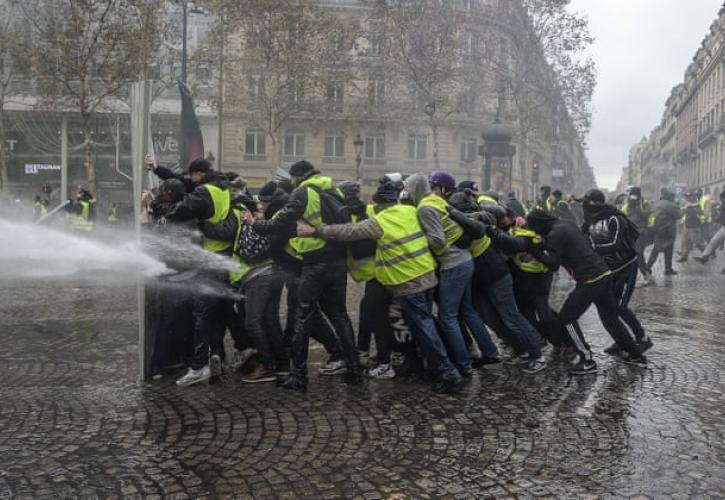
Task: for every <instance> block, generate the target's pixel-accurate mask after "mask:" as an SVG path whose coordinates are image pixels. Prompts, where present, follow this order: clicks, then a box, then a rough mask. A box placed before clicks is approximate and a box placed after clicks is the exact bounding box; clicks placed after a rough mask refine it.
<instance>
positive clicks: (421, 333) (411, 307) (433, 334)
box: [398, 289, 461, 381]
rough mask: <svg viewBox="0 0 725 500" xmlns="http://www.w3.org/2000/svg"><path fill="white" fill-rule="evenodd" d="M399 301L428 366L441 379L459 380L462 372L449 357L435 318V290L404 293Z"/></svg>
mask: <svg viewBox="0 0 725 500" xmlns="http://www.w3.org/2000/svg"><path fill="white" fill-rule="evenodd" d="M398 303H399V304H400V308H401V309H402V310H403V315H404V316H405V321H406V322H407V323H408V327H409V328H410V331H411V332H412V334H413V337H414V338H415V341H416V342H417V344H418V345H419V346H420V349H421V350H422V351H423V354H424V355H425V358H426V360H427V361H428V368H429V369H430V370H431V371H432V372H433V373H434V374H435V375H436V376H437V377H438V378H439V379H440V380H444V381H455V380H459V379H460V378H461V374H460V373H458V370H456V367H455V366H453V364H452V363H451V360H450V359H449V358H448V353H447V352H446V347H445V346H444V345H443V341H442V340H441V337H440V335H438V331H437V329H436V325H435V321H434V319H433V290H432V289H431V290H427V291H425V292H420V293H413V294H410V295H404V296H402V297H399V298H398Z"/></svg>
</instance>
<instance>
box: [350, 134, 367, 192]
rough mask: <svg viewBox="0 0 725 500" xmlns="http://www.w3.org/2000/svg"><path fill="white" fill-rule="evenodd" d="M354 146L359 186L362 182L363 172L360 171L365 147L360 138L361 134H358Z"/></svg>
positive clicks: (356, 175)
mask: <svg viewBox="0 0 725 500" xmlns="http://www.w3.org/2000/svg"><path fill="white" fill-rule="evenodd" d="M352 145H353V146H354V147H355V178H356V180H357V182H358V184H360V183H361V182H362V172H361V171H360V167H361V165H362V151H363V146H365V142H364V141H363V140H362V137H360V134H357V137H355V140H354V141H353V142H352Z"/></svg>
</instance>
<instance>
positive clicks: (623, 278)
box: [582, 189, 652, 355]
mask: <svg viewBox="0 0 725 500" xmlns="http://www.w3.org/2000/svg"><path fill="white" fill-rule="evenodd" d="M583 205H584V216H585V222H584V225H583V226H582V231H583V232H584V234H586V235H588V236H589V239H590V241H591V243H592V246H593V247H594V250H595V251H596V252H597V253H598V254H599V255H601V256H602V258H604V261H605V262H606V263H607V265H608V266H609V269H611V270H612V272H613V273H614V296H615V298H616V299H617V301H618V303H617V311H618V312H619V317H620V318H622V320H623V321H624V322H625V323H626V324H627V326H629V329H630V330H631V331H632V333H633V334H634V339H635V341H636V342H637V343H638V344H639V348H640V351H641V352H642V353H644V352H646V351H647V350H649V349H650V348H651V347H652V340H651V339H650V338H649V336H648V335H647V334H646V333H645V331H644V328H643V327H642V324H641V323H640V322H639V319H638V318H637V315H636V314H635V313H634V311H632V309H630V307H629V301H630V300H631V299H632V295H633V294H634V289H635V284H636V282H637V272H638V270H637V262H638V258H637V250H636V239H637V237H638V236H639V234H638V232H637V231H636V228H635V227H634V226H633V225H632V222H631V221H629V219H628V218H627V216H626V215H624V213H622V212H620V211H619V210H618V209H617V207H615V206H614V205H609V204H607V203H606V198H605V196H604V193H602V192H601V191H599V190H598V189H592V190H590V191H588V192H587V193H586V194H585V195H584V199H583ZM621 351H622V347H620V346H619V345H618V344H617V343H614V344H612V345H611V346H609V347H608V348H607V349H605V351H604V352H606V353H607V354H612V355H618V354H620V352H621Z"/></svg>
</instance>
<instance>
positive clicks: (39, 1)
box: [21, 0, 163, 193]
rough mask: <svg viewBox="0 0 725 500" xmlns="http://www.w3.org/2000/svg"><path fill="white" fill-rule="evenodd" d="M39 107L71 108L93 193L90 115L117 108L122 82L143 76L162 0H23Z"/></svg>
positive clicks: (156, 32) (157, 33)
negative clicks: (78, 123)
mask: <svg viewBox="0 0 725 500" xmlns="http://www.w3.org/2000/svg"><path fill="white" fill-rule="evenodd" d="M21 5H22V6H21V9H22V12H23V14H24V15H25V17H26V19H27V20H28V21H29V22H30V25H31V29H32V40H33V45H34V46H33V49H34V50H33V53H34V57H33V64H34V67H35V71H36V75H37V78H38V79H39V80H40V85H39V91H40V97H41V101H40V106H43V107H49V106H50V107H54V108H56V109H58V108H59V109H64V110H69V111H77V112H78V113H79V114H80V116H81V123H82V131H83V135H84V167H85V170H86V174H87V178H88V188H89V190H90V191H91V192H93V193H95V187H96V186H95V183H96V172H95V166H94V164H93V150H94V142H93V137H92V130H93V119H94V117H95V115H96V113H98V112H99V111H105V110H109V109H115V110H117V109H118V107H119V106H121V105H122V104H123V100H124V99H125V97H126V91H127V88H128V84H129V83H130V82H132V81H134V80H138V79H139V78H142V77H143V76H144V73H145V71H146V68H147V66H148V62H149V61H150V59H151V57H152V56H153V55H154V54H155V53H156V51H157V49H158V46H159V42H160V36H161V30H159V29H158V27H159V22H160V19H161V15H162V11H161V9H162V8H163V2H157V1H154V0H26V1H25V2H23V3H22V4H21Z"/></svg>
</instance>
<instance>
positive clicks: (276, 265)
mask: <svg viewBox="0 0 725 500" xmlns="http://www.w3.org/2000/svg"><path fill="white" fill-rule="evenodd" d="M257 199H258V202H257V211H258V213H259V214H261V215H262V216H263V218H264V220H272V219H274V218H275V217H276V216H277V214H278V213H279V212H280V210H282V209H283V208H284V207H285V206H286V205H287V203H288V202H289V192H288V191H287V190H285V189H284V188H283V187H281V183H277V182H274V181H270V182H268V183H267V184H265V185H264V186H263V187H262V189H260V190H259V194H258V196H257ZM292 236H294V234H293V233H289V234H285V233H283V232H281V233H272V234H270V235H269V240H270V244H271V248H270V254H271V257H272V262H273V264H272V272H273V273H274V274H275V275H278V276H280V277H281V278H282V282H283V283H284V286H285V288H286V289H287V324H286V326H285V328H284V332H283V338H284V343H285V346H286V348H287V349H288V350H289V349H290V345H291V339H292V334H293V332H294V325H295V315H296V313H297V304H298V299H297V293H298V290H299V284H300V273H301V272H302V262H301V261H300V260H299V259H296V258H294V257H293V256H292V254H291V253H290V251H289V246H288V242H289V239H290V238H291V237H292ZM277 309H279V305H277ZM313 321H314V325H313V327H312V331H311V333H310V335H311V337H312V338H313V339H315V340H316V341H317V342H319V343H320V344H322V346H323V347H324V348H325V351H326V352H327V354H328V356H329V360H328V361H327V363H325V364H324V365H323V366H322V367H321V368H320V370H319V372H320V374H321V375H335V374H336V373H341V370H343V369H344V368H345V362H344V361H343V353H342V347H341V346H340V342H339V341H338V340H337V337H336V336H335V332H334V331H333V330H332V328H331V327H330V322H329V321H328V320H327V318H325V316H324V314H323V313H322V310H321V309H320V305H319V304H315V312H314V315H313ZM277 375H278V376H280V377H282V376H287V375H289V365H288V366H287V370H283V369H280V368H278V370H277Z"/></svg>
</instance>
